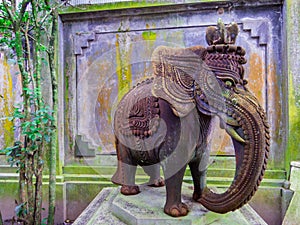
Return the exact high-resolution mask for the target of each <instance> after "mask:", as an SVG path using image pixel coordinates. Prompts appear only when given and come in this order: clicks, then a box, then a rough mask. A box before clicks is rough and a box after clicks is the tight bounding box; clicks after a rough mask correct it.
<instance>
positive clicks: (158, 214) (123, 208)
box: [73, 184, 267, 225]
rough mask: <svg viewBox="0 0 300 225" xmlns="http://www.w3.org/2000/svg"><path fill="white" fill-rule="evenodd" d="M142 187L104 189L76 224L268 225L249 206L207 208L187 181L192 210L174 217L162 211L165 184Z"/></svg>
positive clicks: (185, 199) (184, 197)
mask: <svg viewBox="0 0 300 225" xmlns="http://www.w3.org/2000/svg"><path fill="white" fill-rule="evenodd" d="M140 189H141V193H140V194H138V195H134V196H124V195H122V194H120V190H119V188H104V189H103V190H102V191H101V192H100V193H99V194H98V195H97V196H96V198H95V199H94V200H93V201H92V202H91V203H90V205H89V206H88V207H87V208H86V209H85V210H84V211H83V212H82V214H81V215H80V216H79V217H78V218H77V219H76V221H75V222H74V223H73V225H87V224H90V225H124V224H128V225H150V224H151V225H152V224H153V225H160V224H161V225H171V224H172V225H173V224H174V225H177V224H186V225H187V224H189V225H194V224H199V225H200V224H201V225H205V224H215V225H219V224H222V225H226V224H230V225H235V224H236V225H241V224H243V225H246V224H249V225H250V224H251V225H253V224H255V225H267V223H266V222H265V221H264V220H263V219H262V218H261V217H260V216H259V215H258V214H257V213H256V212H255V211H254V210H253V209H252V208H251V207H250V206H249V205H245V206H244V207H242V208H241V209H239V210H236V211H234V212H229V213H226V214H217V213H213V212H211V211H208V210H207V209H205V208H204V207H203V206H202V205H201V204H199V203H197V202H194V201H193V200H192V199H191V196H192V187H191V186H189V185H187V184H185V185H183V190H182V192H183V193H182V200H183V202H185V203H186V204H187V205H188V207H189V210H190V212H189V214H188V215H187V216H185V217H181V218H173V217H170V216H168V215H166V214H164V212H163V206H164V203H165V188H164V187H161V188H153V187H148V186H140Z"/></svg>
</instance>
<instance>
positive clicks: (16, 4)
mask: <svg viewBox="0 0 300 225" xmlns="http://www.w3.org/2000/svg"><path fill="white" fill-rule="evenodd" d="M62 4H64V3H60V2H58V1H50V0H20V1H17V0H2V2H1V3H0V10H1V11H0V34H1V35H0V46H6V47H7V48H8V49H10V50H11V51H10V52H11V58H12V59H15V62H16V63H17V65H18V68H19V72H20V75H21V81H22V88H23V89H22V103H20V104H19V105H16V106H15V109H14V113H13V115H12V116H11V118H10V120H12V121H14V124H15V126H14V131H15V136H16V137H17V138H16V140H15V143H14V146H11V147H7V148H6V149H3V150H1V151H2V152H3V153H5V154H6V155H7V158H8V161H9V162H10V163H11V165H16V166H17V168H18V173H19V188H20V194H19V204H18V205H17V207H16V209H15V212H16V216H17V217H18V219H19V220H21V221H23V223H24V224H41V223H42V219H41V211H42V180H43V179H42V178H43V177H42V174H43V169H44V164H45V163H44V162H45V151H46V150H47V151H50V154H49V155H50V156H51V158H50V163H49V164H50V165H49V167H50V170H49V171H50V174H49V177H50V178H49V183H50V184H49V186H50V189H49V199H50V201H49V214H48V224H53V221H54V219H53V218H54V212H55V174H56V173H55V167H56V164H55V163H56V140H57V138H56V123H57V122H56V121H57V119H56V117H57V81H56V72H55V61H54V56H55V51H54V50H55V48H54V43H55V36H56V31H57V28H56V27H57V12H56V11H57V9H58V8H59V7H60V6H61V5H62ZM42 74H43V76H49V77H50V80H51V86H52V105H51V106H50V105H46V104H45V103H44V101H43V97H42V85H41V80H42V76H41V75H42ZM48 143H50V145H49V144H48ZM49 146H50V149H49ZM44 221H45V219H44V220H43V224H44V223H45V222H44Z"/></svg>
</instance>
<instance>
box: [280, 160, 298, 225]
mask: <svg viewBox="0 0 300 225" xmlns="http://www.w3.org/2000/svg"><path fill="white" fill-rule="evenodd" d="M290 182H291V190H293V191H294V195H293V198H292V200H291V202H290V205H289V208H288V210H287V212H286V215H285V218H284V220H283V223H282V224H283V225H296V224H299V218H300V207H299V205H300V203H299V202H300V162H299V161H297V162H291V175H290Z"/></svg>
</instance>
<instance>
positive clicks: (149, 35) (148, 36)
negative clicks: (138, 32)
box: [142, 31, 156, 41]
mask: <svg viewBox="0 0 300 225" xmlns="http://www.w3.org/2000/svg"><path fill="white" fill-rule="evenodd" d="M142 37H143V39H144V40H146V41H155V40H156V33H155V32H153V31H144V32H143V33H142Z"/></svg>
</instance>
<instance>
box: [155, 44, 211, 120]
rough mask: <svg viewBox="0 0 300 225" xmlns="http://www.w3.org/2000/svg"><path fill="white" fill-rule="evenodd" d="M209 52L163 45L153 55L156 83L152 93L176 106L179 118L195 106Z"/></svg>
mask: <svg viewBox="0 0 300 225" xmlns="http://www.w3.org/2000/svg"><path fill="white" fill-rule="evenodd" d="M205 53H206V49H205V48H204V47H201V46H195V47H191V48H171V47H165V46H161V47H158V48H157V49H155V51H154V52H153V54H152V59H151V60H152V62H153V70H154V84H153V87H152V94H153V95H154V96H156V97H159V98H162V99H165V100H166V101H168V102H169V103H170V104H171V105H172V109H173V111H174V113H175V115H178V116H179V117H184V116H186V115H187V114H188V113H190V111H191V110H192V109H193V108H194V107H195V103H194V94H195V80H196V81H197V80H198V78H199V76H200V74H201V73H202V72H203V66H202V65H203V57H204V54H205Z"/></svg>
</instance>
